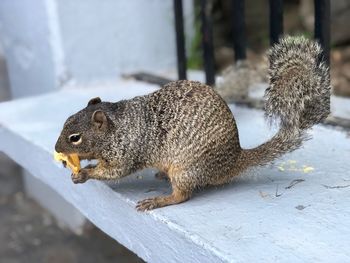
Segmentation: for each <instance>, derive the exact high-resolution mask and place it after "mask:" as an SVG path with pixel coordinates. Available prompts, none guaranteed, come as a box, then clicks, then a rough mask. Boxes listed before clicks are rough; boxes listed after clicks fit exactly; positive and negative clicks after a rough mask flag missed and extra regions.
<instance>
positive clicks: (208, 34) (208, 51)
mask: <svg viewBox="0 0 350 263" xmlns="http://www.w3.org/2000/svg"><path fill="white" fill-rule="evenodd" d="M211 10H212V2H211V1H210V0H209V1H207V0H200V13H201V20H202V45H203V58H204V70H205V78H206V83H207V84H208V85H214V84H215V69H214V45H213V28H212V21H211Z"/></svg>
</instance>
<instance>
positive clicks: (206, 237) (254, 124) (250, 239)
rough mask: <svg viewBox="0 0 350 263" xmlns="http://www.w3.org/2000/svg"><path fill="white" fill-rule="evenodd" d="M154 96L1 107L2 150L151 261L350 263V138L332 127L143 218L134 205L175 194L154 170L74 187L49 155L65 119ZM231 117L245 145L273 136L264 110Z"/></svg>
mask: <svg viewBox="0 0 350 263" xmlns="http://www.w3.org/2000/svg"><path fill="white" fill-rule="evenodd" d="M154 89H155V86H152V85H148V84H143V83H139V82H134V81H120V82H119V83H117V84H116V85H115V86H113V87H96V88H91V89H84V90H82V89H63V90H60V91H58V92H54V93H50V94H46V95H41V96H37V97H33V98H26V99H19V100H15V101H11V102H6V103H1V104H0V151H3V152H5V153H6V154H7V155H9V156H10V157H11V158H12V159H13V160H15V161H16V162H17V163H19V164H20V165H21V166H23V167H24V168H26V169H27V170H28V171H30V172H31V173H32V174H33V175H34V176H35V177H36V178H38V179H39V180H40V181H42V182H44V183H45V184H47V185H49V186H50V187H52V188H53V189H55V190H56V191H57V192H58V193H59V194H60V195H61V196H62V197H63V198H64V199H66V200H67V201H68V202H70V203H71V204H72V205H73V206H74V207H76V208H77V209H78V210H80V212H81V213H82V214H84V215H85V216H86V217H87V218H88V219H89V220H91V222H92V223H93V224H95V225H96V226H97V227H99V228H100V229H102V230H103V231H104V232H106V233H107V234H108V235H110V236H111V237H113V238H114V239H116V240H118V242H120V243H122V244H123V245H125V246H126V247H128V248H129V249H130V250H132V251H134V252H135V253H136V254H138V255H139V256H140V257H142V258H143V259H144V260H146V261H148V262H349V261H350V250H349V247H350V205H349V200H350V186H349V185H350V172H349V171H350V164H349V157H350V140H349V138H347V136H346V133H345V132H341V131H337V130H335V129H333V128H329V127H324V126H317V127H315V128H314V130H313V132H312V134H313V139H312V140H310V141H308V142H307V143H305V145H304V147H303V148H302V149H300V150H298V151H296V152H294V153H292V154H288V155H286V156H285V157H284V158H283V159H282V160H280V161H277V162H276V163H275V164H274V165H271V166H270V167H266V168H260V169H257V170H256V171H255V172H254V174H248V175H246V176H245V177H242V178H239V179H237V181H236V182H235V183H233V184H231V185H228V186H224V187H218V188H211V189H207V190H205V191H202V192H198V193H196V194H195V195H194V196H193V199H191V200H190V201H188V202H185V203H183V204H180V205H176V206H169V207H165V208H162V209H157V210H154V211H150V212H147V213H140V212H137V211H136V210H135V205H136V202H137V201H138V200H140V199H143V198H146V197H150V196H154V195H159V194H163V193H166V192H169V191H170V188H169V185H168V184H167V183H166V182H162V181H159V180H157V179H155V178H154V176H153V172H152V171H143V172H140V173H138V174H136V175H131V176H129V177H127V178H125V179H123V180H121V181H120V182H119V183H117V182H110V183H105V182H101V181H94V180H90V181H88V182H86V183H85V184H81V185H74V184H73V183H72V182H71V179H70V172H69V171H68V170H67V169H64V168H63V167H62V166H61V165H60V164H59V163H56V162H55V161H54V160H53V156H52V153H53V150H54V143H55V141H56V139H57V137H58V135H59V133H60V130H61V128H62V125H63V122H64V121H65V119H66V118H67V117H68V116H69V115H71V114H73V113H74V112H76V111H77V110H79V109H81V108H82V107H84V106H85V105H86V103H87V101H88V100H89V99H90V98H92V97H94V96H100V97H101V98H102V99H103V100H110V101H117V100H120V99H125V98H131V97H133V96H136V95H141V94H145V93H148V92H151V91H152V90H154ZM231 109H232V111H233V112H234V114H235V117H236V120H237V123H238V129H239V132H240V137H241V142H242V145H243V147H247V148H248V147H253V146H255V145H258V144H259V143H261V142H263V141H265V140H266V139H267V138H268V137H270V136H271V135H272V134H273V131H270V129H269V128H268V127H267V126H266V124H265V121H264V118H263V113H262V112H261V111H258V110H252V109H247V108H240V107H237V106H234V105H231ZM311 167H312V168H313V169H312V168H311ZM304 168H307V169H304ZM348 186H349V187H348Z"/></svg>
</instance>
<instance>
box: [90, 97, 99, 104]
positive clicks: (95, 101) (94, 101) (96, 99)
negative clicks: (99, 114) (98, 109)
mask: <svg viewBox="0 0 350 263" xmlns="http://www.w3.org/2000/svg"><path fill="white" fill-rule="evenodd" d="M100 102H101V99H100V97H96V98H92V99H91V100H89V103H88V106H90V105H95V104H98V103H100Z"/></svg>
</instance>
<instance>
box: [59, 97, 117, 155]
mask: <svg viewBox="0 0 350 263" xmlns="http://www.w3.org/2000/svg"><path fill="white" fill-rule="evenodd" d="M107 104H110V103H108V102H101V99H100V98H98V97H97V98H93V99H91V100H90V101H89V103H88V105H87V107H86V108H84V109H83V110H81V111H79V112H77V113H76V114H74V115H72V116H70V117H69V118H68V119H67V120H66V122H65V124H64V126H63V129H62V131H61V134H60V136H59V138H58V140H57V142H56V145H55V150H56V152H59V153H64V154H72V153H75V154H78V155H79V157H80V158H81V159H95V158H97V156H95V154H96V152H95V151H94V150H95V149H96V147H99V146H100V147H103V146H102V145H103V142H104V141H106V140H107V137H108V132H109V131H110V129H111V127H112V126H113V123H112V121H111V120H110V118H109V117H108V115H107V110H108V107H107V106H108V105H107Z"/></svg>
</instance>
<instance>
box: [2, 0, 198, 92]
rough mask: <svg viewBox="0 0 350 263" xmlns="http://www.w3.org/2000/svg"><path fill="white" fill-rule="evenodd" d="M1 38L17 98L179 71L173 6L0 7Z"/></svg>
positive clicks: (52, 2)
mask: <svg viewBox="0 0 350 263" xmlns="http://www.w3.org/2000/svg"><path fill="white" fill-rule="evenodd" d="M192 4H193V2H192V0H190V1H184V5H185V17H186V23H185V24H186V29H187V32H186V37H187V42H190V41H191V39H192V36H193V27H192V23H193V6H192ZM0 35H1V37H0V38H1V39H0V40H1V41H2V42H3V45H4V49H5V55H6V58H7V63H8V67H9V74H10V81H11V86H12V93H13V95H14V97H21V96H27V95H33V94H38V93H43V92H47V91H52V90H54V89H57V88H60V87H62V86H64V85H65V84H66V83H67V82H69V81H71V80H74V81H76V82H79V83H86V82H91V81H98V80H109V79H116V78H117V77H118V76H119V75H120V74H122V73H126V72H132V71H137V70H144V71H153V70H168V69H172V68H175V67H176V46H175V45H176V41H175V28H174V15H173V1H172V0H147V1H144V0H118V1H115V0H104V1H100V0H74V1H71V0H2V1H1V2H0ZM187 44H188V43H187Z"/></svg>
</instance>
